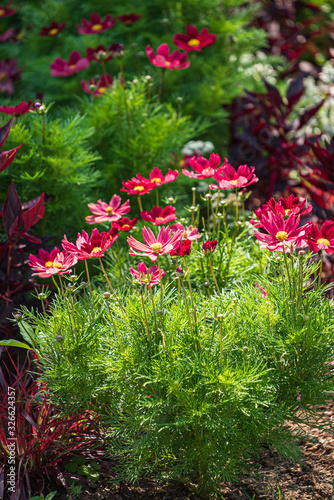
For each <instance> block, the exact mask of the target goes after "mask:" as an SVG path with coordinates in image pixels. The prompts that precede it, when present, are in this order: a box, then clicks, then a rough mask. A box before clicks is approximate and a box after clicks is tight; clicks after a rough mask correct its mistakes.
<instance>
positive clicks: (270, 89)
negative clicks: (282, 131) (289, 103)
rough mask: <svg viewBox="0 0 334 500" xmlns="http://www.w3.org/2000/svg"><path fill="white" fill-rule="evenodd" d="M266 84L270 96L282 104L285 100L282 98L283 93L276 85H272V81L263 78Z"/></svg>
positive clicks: (277, 103) (279, 104)
mask: <svg viewBox="0 0 334 500" xmlns="http://www.w3.org/2000/svg"><path fill="white" fill-rule="evenodd" d="M263 82H264V84H265V86H266V89H267V91H268V94H267V95H268V97H270V98H271V99H272V101H273V102H275V104H276V105H277V106H282V105H283V100H282V96H281V94H280V93H279V91H278V89H277V88H276V87H274V85H271V84H270V83H268V82H267V81H266V80H263Z"/></svg>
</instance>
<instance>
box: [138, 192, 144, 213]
mask: <svg viewBox="0 0 334 500" xmlns="http://www.w3.org/2000/svg"><path fill="white" fill-rule="evenodd" d="M138 205H139V210H140V211H141V212H142V211H143V205H142V204H141V198H140V195H138Z"/></svg>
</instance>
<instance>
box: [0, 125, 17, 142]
mask: <svg viewBox="0 0 334 500" xmlns="http://www.w3.org/2000/svg"><path fill="white" fill-rule="evenodd" d="M13 120H14V118H11V119H10V120H9V122H7V123H6V124H5V125H4V126H3V127H1V128H0V148H1V146H2V145H3V144H4V143H5V141H6V139H7V137H8V134H9V131H10V128H11V126H12V123H13Z"/></svg>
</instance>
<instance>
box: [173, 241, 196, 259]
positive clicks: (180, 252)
mask: <svg viewBox="0 0 334 500" xmlns="http://www.w3.org/2000/svg"><path fill="white" fill-rule="evenodd" d="M190 254H191V241H190V240H181V241H180V242H179V245H178V246H177V247H176V248H175V249H174V250H172V251H171V253H170V255H171V257H185V256H186V255H190Z"/></svg>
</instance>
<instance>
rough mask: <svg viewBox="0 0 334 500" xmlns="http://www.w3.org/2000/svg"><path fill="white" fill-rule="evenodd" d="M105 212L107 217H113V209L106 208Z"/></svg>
mask: <svg viewBox="0 0 334 500" xmlns="http://www.w3.org/2000/svg"><path fill="white" fill-rule="evenodd" d="M106 212H107V215H109V216H110V215H114V211H113V209H112V208H111V207H107V208H106Z"/></svg>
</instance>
